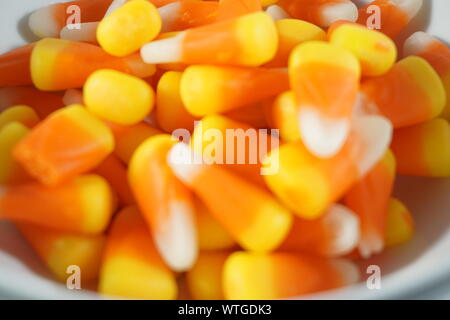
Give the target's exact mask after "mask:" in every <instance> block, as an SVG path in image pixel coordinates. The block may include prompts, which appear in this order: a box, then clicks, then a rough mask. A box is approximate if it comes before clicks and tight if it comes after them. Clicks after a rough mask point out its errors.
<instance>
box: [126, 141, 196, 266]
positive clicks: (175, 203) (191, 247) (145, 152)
mask: <svg viewBox="0 0 450 320" xmlns="http://www.w3.org/2000/svg"><path fill="white" fill-rule="evenodd" d="M175 143H176V141H174V140H173V138H172V137H171V136H170V135H157V136H154V137H151V138H149V139H148V140H145V141H144V142H143V143H142V144H141V145H140V146H139V147H138V148H137V150H136V151H135V152H134V154H133V157H132V158H131V162H130V166H129V170H128V179H129V181H130V186H131V188H132V190H133V194H134V196H135V197H136V201H137V204H138V206H139V208H140V210H141V212H142V214H143V216H144V218H145V220H146V222H147V224H148V225H149V226H150V229H151V231H152V235H153V239H154V240H155V244H156V247H157V248H158V251H159V252H160V254H161V256H162V257H163V259H164V261H165V262H166V263H167V264H168V265H169V266H170V268H171V269H172V270H174V271H185V270H189V268H190V267H192V265H193V264H194V262H195V259H196V258H197V247H198V245H197V233H196V228H195V207H194V203H193V200H192V195H191V193H190V191H189V190H188V189H187V188H186V187H185V186H184V185H183V184H181V182H180V181H179V180H178V179H177V178H176V177H175V176H174V175H173V173H172V172H171V170H170V168H169V166H168V165H167V160H166V158H167V153H168V151H169V150H170V148H171V147H172V146H173V145H174V144H175Z"/></svg>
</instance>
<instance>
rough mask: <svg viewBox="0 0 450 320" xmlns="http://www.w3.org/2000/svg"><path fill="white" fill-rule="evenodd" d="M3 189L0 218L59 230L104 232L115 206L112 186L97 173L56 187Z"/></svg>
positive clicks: (27, 185) (91, 232)
mask: <svg viewBox="0 0 450 320" xmlns="http://www.w3.org/2000/svg"><path fill="white" fill-rule="evenodd" d="M1 189H2V190H1V194H0V218H4V219H10V220H12V221H17V222H24V223H31V224H35V225H37V226H42V227H48V228H52V229H57V230H60V231H67V232H74V233H82V234H99V233H102V232H103V231H104V230H105V229H106V227H107V226H108V224H109V220H110V218H111V215H112V213H113V211H114V209H115V203H114V197H113V193H112V190H111V188H110V186H109V185H108V183H107V182H106V181H105V180H104V179H103V178H101V177H99V176H96V175H83V176H79V177H77V178H75V179H73V180H70V181H68V182H66V183H63V184H61V185H58V186H54V187H49V186H45V185H42V184H40V183H37V182H30V183H27V184H21V185H17V186H7V187H6V186H2V188H1Z"/></svg>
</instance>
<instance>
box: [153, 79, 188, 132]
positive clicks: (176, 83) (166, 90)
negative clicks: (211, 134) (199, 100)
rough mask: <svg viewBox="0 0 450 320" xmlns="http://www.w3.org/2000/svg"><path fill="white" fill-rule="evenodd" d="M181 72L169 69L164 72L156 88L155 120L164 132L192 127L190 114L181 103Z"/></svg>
mask: <svg viewBox="0 0 450 320" xmlns="http://www.w3.org/2000/svg"><path fill="white" fill-rule="evenodd" d="M181 78H182V73H181V72H176V71H169V72H166V73H164V75H163V76H162V77H161V79H160V80H159V82H158V87H157V90H156V122H157V123H158V125H159V127H160V128H161V129H163V130H164V131H166V132H173V131H174V130H176V129H179V128H185V129H188V130H189V131H192V130H193V129H194V121H195V120H196V119H197V118H196V117H194V116H192V115H191V114H190V113H189V112H188V111H187V110H186V107H185V106H184V104H183V101H182V100H181V94H180V85H181Z"/></svg>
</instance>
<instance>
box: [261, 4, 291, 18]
mask: <svg viewBox="0 0 450 320" xmlns="http://www.w3.org/2000/svg"><path fill="white" fill-rule="evenodd" d="M266 13H267V14H268V15H269V16H271V17H272V19H273V20H274V21H277V20H281V19H289V18H290V16H289V14H288V13H287V12H286V11H284V9H283V8H282V7H280V6H277V5H276V4H273V5H271V6H268V7H267V8H266Z"/></svg>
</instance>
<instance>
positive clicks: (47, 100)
mask: <svg viewBox="0 0 450 320" xmlns="http://www.w3.org/2000/svg"><path fill="white" fill-rule="evenodd" d="M16 105H26V106H30V107H32V108H33V109H34V111H36V113H37V114H38V116H39V117H40V118H41V119H44V118H45V117H47V116H48V115H49V114H50V113H52V112H54V111H56V110H57V109H59V108H61V107H63V106H64V103H63V101H62V97H61V96H60V95H58V94H53V93H49V92H43V91H39V90H37V89H35V88H29V87H8V88H0V110H4V109H6V108H9V107H12V106H16Z"/></svg>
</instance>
